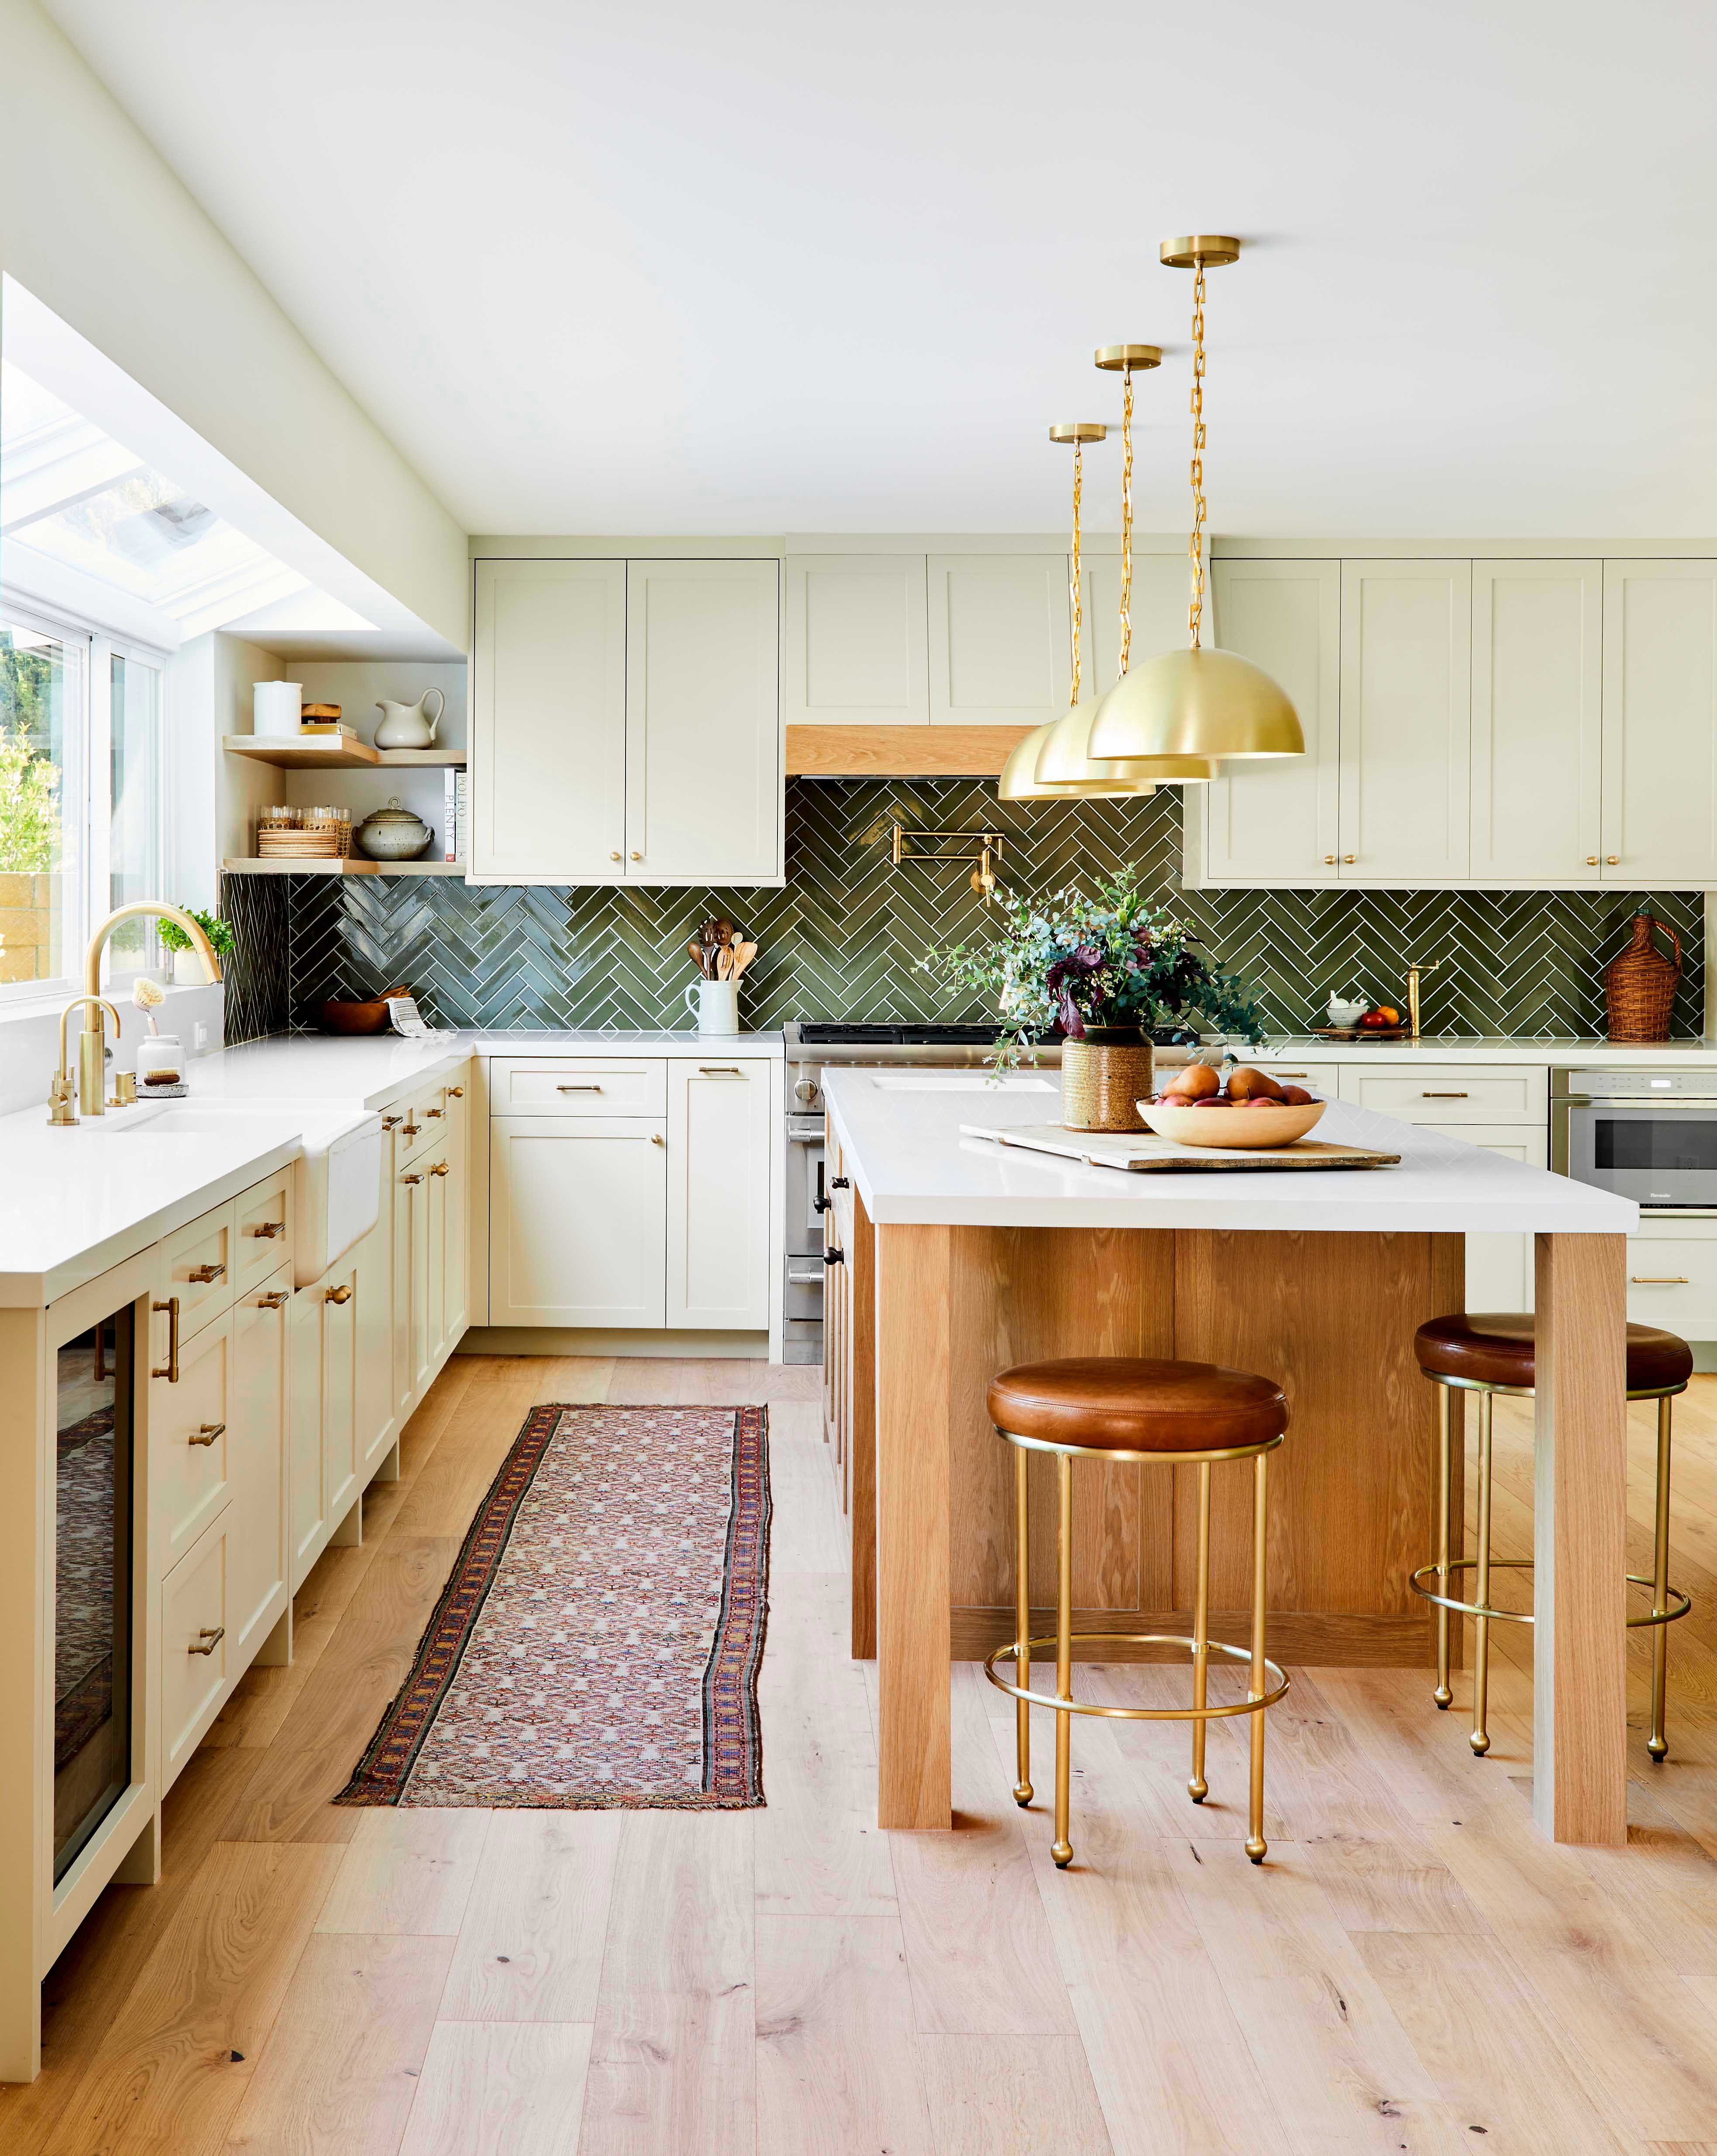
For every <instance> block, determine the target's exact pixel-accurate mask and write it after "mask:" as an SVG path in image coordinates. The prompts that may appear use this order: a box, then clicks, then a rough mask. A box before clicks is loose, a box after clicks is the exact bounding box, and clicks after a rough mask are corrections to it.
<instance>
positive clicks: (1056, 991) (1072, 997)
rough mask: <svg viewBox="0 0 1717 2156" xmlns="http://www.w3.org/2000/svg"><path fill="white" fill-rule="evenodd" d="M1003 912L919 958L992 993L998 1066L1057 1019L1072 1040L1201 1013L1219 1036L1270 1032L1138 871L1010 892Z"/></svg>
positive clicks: (1132, 1031) (927, 967)
mask: <svg viewBox="0 0 1717 2156" xmlns="http://www.w3.org/2000/svg"><path fill="white" fill-rule="evenodd" d="M1000 913H1001V916H1002V920H1001V927H1000V933H999V934H997V935H996V936H995V937H993V938H991V940H990V941H989V942H984V943H953V944H949V945H948V946H946V947H944V948H942V949H939V950H938V949H933V950H931V951H929V952H927V953H926V955H925V956H924V957H923V958H921V959H920V960H919V961H918V963H919V965H920V966H921V967H922V968H923V970H924V971H926V972H927V973H931V974H933V975H935V976H937V977H938V978H941V979H942V980H943V981H945V982H946V983H948V986H949V987H950V988H965V989H969V990H974V991H975V992H976V993H979V995H982V996H984V997H986V998H991V999H993V1000H994V1002H995V1008H996V1011H997V1013H998V1014H999V1015H1000V1018H1001V1020H1002V1022H1003V1025H1004V1028H1005V1031H1004V1033H1003V1034H1002V1037H1001V1039H1000V1040H998V1042H997V1043H996V1052H995V1068H996V1069H997V1070H1010V1069H1011V1068H1012V1067H1013V1065H1015V1064H1016V1063H1017V1062H1018V1060H1019V1059H1020V1054H1021V1053H1022V1051H1023V1050H1025V1049H1026V1048H1027V1047H1029V1046H1030V1045H1031V1043H1032V1042H1033V1041H1034V1040H1035V1039H1039V1038H1041V1036H1042V1035H1043V1034H1046V1033H1049V1032H1051V1030H1052V1029H1056V1028H1059V1029H1060V1030H1061V1031H1062V1033H1063V1034H1066V1036H1067V1038H1068V1039H1070V1040H1083V1039H1087V1037H1088V1035H1089V1034H1091V1033H1092V1032H1093V1031H1099V1032H1103V1031H1110V1030H1112V1029H1121V1030H1122V1031H1123V1033H1125V1034H1128V1035H1130V1036H1132V1037H1134V1038H1137V1037H1138V1034H1139V1032H1140V1031H1142V1030H1143V1031H1148V1030H1149V1028H1151V1027H1152V1026H1154V1025H1159V1024H1163V1023H1164V1021H1165V1020H1166V1019H1173V1018H1180V1017H1181V1016H1183V1015H1184V1014H1186V1013H1189V1012H1197V1013H1198V1014H1200V1015H1201V1016H1203V1017H1204V1018H1205V1019H1209V1020H1211V1022H1213V1023H1214V1024H1216V1026H1217V1027H1219V1028H1220V1029H1221V1030H1222V1031H1223V1032H1225V1033H1236V1034H1240V1035H1241V1036H1242V1038H1243V1039H1247V1040H1248V1041H1261V1040H1262V1039H1264V1037H1265V1034H1264V1027H1263V1024H1262V1021H1261V1019H1259V1016H1258V1011H1257V1004H1256V1003H1255V1002H1254V1001H1253V999H1252V996H1251V995H1250V994H1248V993H1247V990H1246V988H1245V987H1244V986H1243V985H1242V983H1241V982H1240V981H1239V980H1238V979H1237V978H1236V976H1235V975H1233V974H1232V973H1225V972H1223V970H1222V969H1221V967H1219V966H1216V965H1214V964H1213V963H1212V962H1211V961H1210V960H1209V959H1208V958H1206V957H1204V956H1203V955H1202V954H1201V953H1200V952H1198V951H1197V950H1195V948H1194V947H1193V946H1194V945H1195V943H1196V942H1197V941H1198V937H1197V935H1196V932H1195V931H1194V930H1193V929H1192V928H1191V927H1190V926H1189V924H1188V923H1187V922H1185V921H1180V920H1177V919H1175V917H1174V916H1172V915H1170V914H1168V913H1164V912H1162V911H1159V910H1157V909H1156V908H1154V907H1153V906H1151V905H1150V904H1149V902H1148V901H1147V900H1146V898H1145V896H1144V893H1143V892H1142V891H1140V889H1139V875H1138V871H1137V870H1134V869H1123V870H1122V872H1121V873H1120V875H1115V876H1106V877H1099V878H1098V879H1096V880H1094V881H1093V882H1092V885H1091V887H1090V889H1089V890H1088V891H1087V890H1085V889H1082V888H1081V886H1080V885H1077V884H1067V885H1064V886H1063V887H1062V889H1061V890H1060V891H1053V892H1050V893H1046V894H1035V895H1034V894H1031V893H1025V892H1010V893H1009V894H1007V895H1006V896H1005V897H1003V898H1002V899H1001V901H1000Z"/></svg>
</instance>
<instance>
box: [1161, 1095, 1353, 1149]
mask: <svg viewBox="0 0 1717 2156" xmlns="http://www.w3.org/2000/svg"><path fill="white" fill-rule="evenodd" d="M1328 1106H1329V1102H1328V1101H1308V1102H1307V1103H1306V1105H1305V1106H1303V1108H1293V1107H1279V1108H1278V1107H1277V1106H1273V1105H1272V1106H1270V1107H1267V1108H1243V1107H1242V1108H1164V1107H1159V1106H1158V1105H1157V1103H1156V1102H1155V1101H1140V1102H1139V1114H1140V1115H1141V1116H1144V1122H1145V1127H1146V1128H1147V1129H1148V1130H1153V1131H1154V1132H1156V1134H1157V1136H1158V1137H1164V1138H1172V1139H1173V1140H1174V1141H1175V1144H1176V1145H1189V1146H1220V1147H1221V1148H1222V1149H1223V1150H1224V1151H1225V1152H1227V1151H1230V1150H1234V1151H1238V1152H1257V1151H1261V1150H1262V1148H1263V1147H1266V1146H1285V1145H1292V1144H1293V1142H1294V1140H1295V1139H1296V1138H1303V1137H1304V1136H1305V1135H1306V1132H1308V1131H1309V1130H1310V1129H1312V1128H1313V1126H1314V1125H1315V1124H1316V1122H1317V1121H1318V1118H1319V1116H1321V1115H1322V1114H1323V1112H1324V1109H1325V1108H1327V1107H1328Z"/></svg>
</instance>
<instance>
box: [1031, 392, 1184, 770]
mask: <svg viewBox="0 0 1717 2156" xmlns="http://www.w3.org/2000/svg"><path fill="white" fill-rule="evenodd" d="M1108 431H1109V430H1108V428H1107V427H1106V426H1104V425H1103V423H1101V422H1100V421H1098V420H1096V419H1069V420H1063V421H1062V422H1060V423H1057V424H1056V425H1055V426H1053V427H1051V429H1050V430H1049V438H1050V439H1051V441H1052V442H1065V443H1071V444H1072V450H1073V545H1072V558H1071V574H1070V577H1069V581H1068V593H1067V597H1068V603H1069V608H1070V619H1071V624H1072V662H1073V679H1072V697H1071V701H1072V707H1073V710H1072V711H1070V713H1069V714H1068V716H1069V717H1071V716H1073V713H1074V712H1078V711H1092V710H1093V709H1094V708H1095V702H1096V700H1095V699H1094V698H1087V700H1086V701H1085V702H1083V703H1081V701H1080V699H1079V677H1080V665H1081V659H1082V631H1083V629H1084V620H1085V616H1084V607H1083V603H1082V593H1081V588H1080V521H1079V520H1080V511H1081V505H1082V500H1083V498H1084V482H1085V456H1084V451H1085V444H1086V443H1087V442H1101V441H1103V440H1104V439H1106V438H1107V436H1108ZM1065 724H1066V721H1065V720H1059V719H1056V720H1051V721H1048V722H1047V723H1046V725H1043V726H1034V727H1033V728H1032V729H1031V732H1030V733H1029V734H1027V735H1026V737H1025V739H1024V740H1023V741H1022V742H1019V743H1018V744H1017V746H1016V747H1015V748H1014V749H1013V751H1012V752H1011V753H1010V755H1009V757H1008V759H1007V762H1005V764H1003V766H1002V767H1001V777H1000V780H999V781H998V782H997V785H996V793H997V796H998V798H1000V799H1001V800H1003V801H1122V800H1130V799H1132V798H1134V797H1135V796H1137V795H1139V794H1144V793H1154V792H1155V791H1156V787H1155V784H1154V782H1153V780H1151V779H1150V778H1145V779H1144V782H1143V783H1140V781H1139V780H1138V779H1135V778H1134V776H1133V773H1132V767H1131V766H1130V765H1128V764H1124V763H1123V764H1109V765H1108V766H1106V767H1105V768H1104V769H1103V771H1101V772H1096V771H1089V772H1084V773H1078V774H1076V775H1073V776H1072V777H1070V778H1067V779H1054V780H1051V779H1047V778H1040V777H1039V775H1038V762H1039V757H1040V754H1041V751H1042V748H1043V746H1044V744H1045V742H1046V741H1047V740H1048V739H1049V737H1050V736H1051V734H1052V733H1053V732H1054V731H1055V730H1056V727H1057V726H1062V725H1065Z"/></svg>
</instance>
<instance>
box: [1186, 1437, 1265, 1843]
mask: <svg viewBox="0 0 1717 2156" xmlns="http://www.w3.org/2000/svg"><path fill="white" fill-rule="evenodd" d="M1268 1466H1269V1455H1268V1454H1267V1453H1264V1452H1261V1453H1260V1454H1259V1455H1258V1457H1257V1473H1256V1476H1255V1477H1254V1480H1253V1483H1252V1689H1251V1691H1250V1692H1249V1693H1248V1694H1247V1697H1248V1698H1251V1699H1262V1697H1264V1694H1265V1693H1266V1691H1268V1689H1269V1686H1268V1683H1267V1681H1266V1678H1265V1675H1264V1558H1265V1553H1266V1549H1267V1544H1268V1540H1269V1523H1270V1512H1269V1494H1268V1485H1267V1481H1266V1479H1265V1478H1266V1476H1267V1471H1268ZM1209 1472H1210V1470H1209V1469H1208V1468H1206V1469H1205V1473H1206V1474H1208V1473H1209ZM1247 1719H1248V1720H1249V1721H1250V1722H1251V1723H1252V1812H1251V1818H1250V1824H1251V1827H1252V1831H1251V1833H1250V1834H1248V1835H1247V1838H1246V1853H1247V1856H1249V1857H1251V1859H1252V1862H1253V1863H1254V1864H1262V1862H1263V1861H1264V1852H1265V1851H1267V1849H1268V1847H1269V1844H1268V1842H1267V1841H1266V1840H1265V1839H1264V1716H1263V1710H1262V1708H1260V1709H1259V1711H1258V1712H1257V1713H1256V1714H1253V1715H1251V1716H1249V1717H1247ZM1197 1727H1199V1728H1200V1730H1201V1729H1202V1728H1203V1727H1204V1724H1203V1723H1202V1722H1200V1723H1199V1724H1198V1725H1197Z"/></svg>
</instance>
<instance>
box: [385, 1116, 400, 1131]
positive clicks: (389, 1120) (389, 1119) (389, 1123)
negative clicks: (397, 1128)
mask: <svg viewBox="0 0 1717 2156" xmlns="http://www.w3.org/2000/svg"><path fill="white" fill-rule="evenodd" d="M398 1121H399V1117H398V1116H383V1118H382V1128H383V1130H384V1131H391V1130H392V1129H393V1127H394V1125H395V1124H396V1123H397V1122H398Z"/></svg>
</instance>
